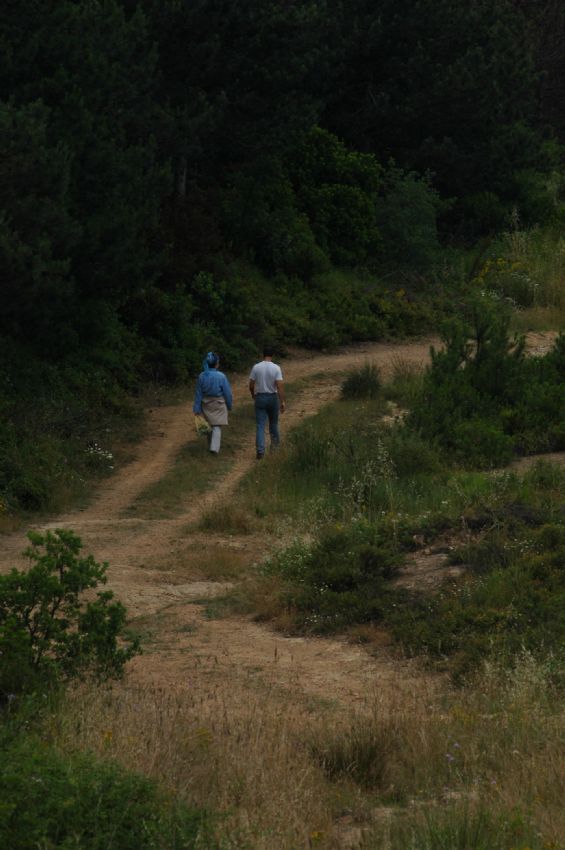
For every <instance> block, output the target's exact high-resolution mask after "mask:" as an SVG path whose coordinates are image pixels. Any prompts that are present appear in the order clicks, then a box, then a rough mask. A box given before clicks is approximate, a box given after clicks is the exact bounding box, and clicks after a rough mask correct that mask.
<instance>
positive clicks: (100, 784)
mask: <svg viewBox="0 0 565 850" xmlns="http://www.w3.org/2000/svg"><path fill="white" fill-rule="evenodd" d="M8 731H9V730H6V731H5V732H4V733H3V736H2V737H3V740H1V741H0V752H1V756H2V758H1V759H0V765H1V766H0V799H1V802H0V843H1V845H2V846H3V847H9V848H10V850H28V848H30V847H59V848H68V849H69V850H71V848H79V847H80V848H81V850H101V848H103V847H104V848H107V847H114V848H116V850H176V848H181V847H182V848H186V850H189V848H195V847H197V846H198V847H201V846H202V844H201V841H202V838H203V837H204V835H203V833H204V832H205V831H206V827H205V816H204V813H202V812H198V811H194V810H190V809H188V808H186V807H185V806H183V805H182V804H178V803H176V802H172V801H171V800H170V799H168V798H166V797H165V795H164V794H162V793H161V792H159V791H158V789H157V787H156V786H155V784H154V783H152V782H151V781H150V780H148V779H145V778H143V777H141V776H136V775H135V774H131V773H127V772H126V771H124V770H123V769H121V768H119V767H117V766H115V765H113V764H112V763H109V762H103V761H99V760H96V759H93V757H92V756H91V755H90V754H87V753H85V754H81V755H74V756H64V755H63V754H62V753H60V752H59V751H57V750H56V749H55V748H54V747H52V746H49V745H48V744H46V743H45V741H44V740H43V739H41V738H36V737H35V736H33V735H30V734H28V735H25V736H24V735H21V734H20V735H16V736H15V737H14V738H13V739H12V740H9V739H8V737H7V732H8ZM205 846H210V845H209V844H208V843H206V845H205Z"/></svg>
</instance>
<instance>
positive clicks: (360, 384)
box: [341, 363, 381, 399]
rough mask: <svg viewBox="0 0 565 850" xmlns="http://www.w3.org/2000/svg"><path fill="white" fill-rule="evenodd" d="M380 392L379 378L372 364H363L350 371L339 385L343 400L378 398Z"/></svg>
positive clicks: (377, 371) (376, 369)
mask: <svg viewBox="0 0 565 850" xmlns="http://www.w3.org/2000/svg"><path fill="white" fill-rule="evenodd" d="M380 392H381V378H380V374H379V370H378V368H377V367H376V366H375V364H374V363H365V364H364V365H363V366H360V367H358V368H357V369H354V370H352V371H351V372H350V373H349V375H348V376H347V378H346V379H345V380H344V382H343V384H342V385H341V397H342V398H344V399H364V398H371V399H372V398H378V397H379V395H380Z"/></svg>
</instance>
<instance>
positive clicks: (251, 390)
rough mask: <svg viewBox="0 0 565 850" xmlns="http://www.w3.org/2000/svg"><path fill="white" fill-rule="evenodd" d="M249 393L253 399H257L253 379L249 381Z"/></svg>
mask: <svg viewBox="0 0 565 850" xmlns="http://www.w3.org/2000/svg"><path fill="white" fill-rule="evenodd" d="M249 392H250V393H251V398H255V381H254V380H253V378H251V379H250V381H249Z"/></svg>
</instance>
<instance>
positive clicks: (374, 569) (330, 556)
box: [264, 523, 399, 633]
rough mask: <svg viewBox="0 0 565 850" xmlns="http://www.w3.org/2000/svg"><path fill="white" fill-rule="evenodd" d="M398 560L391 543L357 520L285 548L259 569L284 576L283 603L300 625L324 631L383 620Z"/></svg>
mask: <svg viewBox="0 0 565 850" xmlns="http://www.w3.org/2000/svg"><path fill="white" fill-rule="evenodd" d="M398 563H399V555H398V552H397V551H396V550H395V547H394V546H393V545H392V544H391V542H390V541H387V540H385V539H382V538H380V537H379V535H378V534H377V533H376V532H375V529H373V528H371V526H369V525H366V524H363V523H360V524H357V525H356V526H351V527H350V528H347V529H343V528H334V529H332V530H328V531H326V532H325V533H323V534H322V536H321V537H320V539H319V540H318V541H317V542H316V543H315V544H314V545H313V546H311V547H305V546H303V545H300V544H299V545H297V546H295V547H291V548H290V549H287V550H285V551H284V552H282V553H280V554H279V555H276V556H275V557H274V558H273V559H272V560H271V561H269V562H267V564H266V565H265V567H264V572H265V573H267V574H269V573H271V574H276V575H280V576H281V577H282V578H283V580H284V582H285V587H284V591H283V597H284V603H285V605H286V607H287V608H288V609H289V611H291V612H293V613H294V614H295V622H296V624H297V626H298V627H299V628H300V629H303V630H305V631H311V632H317V633H326V632H332V631H336V630H338V629H340V628H344V627H345V626H347V625H350V624H352V623H364V622H370V621H375V620H379V619H382V617H383V615H384V612H385V610H386V608H387V606H388V605H389V604H390V600H391V597H392V594H391V591H390V590H389V588H388V584H387V583H388V582H389V580H390V579H391V578H393V576H394V575H396V569H397V565H398Z"/></svg>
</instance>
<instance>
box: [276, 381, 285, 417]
mask: <svg viewBox="0 0 565 850" xmlns="http://www.w3.org/2000/svg"><path fill="white" fill-rule="evenodd" d="M275 384H276V386H277V395H278V397H279V405H280V411H281V413H284V412H285V409H286V401H285V400H284V382H283V381H275Z"/></svg>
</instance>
